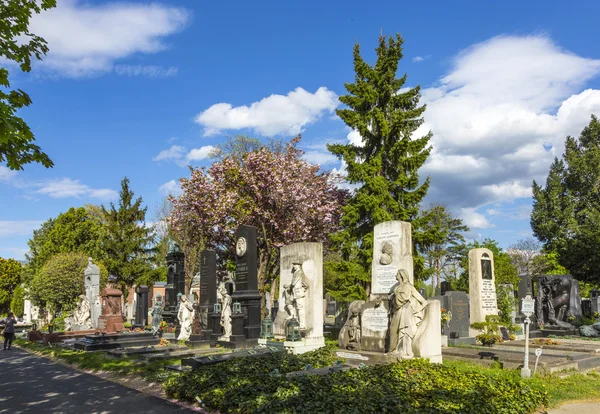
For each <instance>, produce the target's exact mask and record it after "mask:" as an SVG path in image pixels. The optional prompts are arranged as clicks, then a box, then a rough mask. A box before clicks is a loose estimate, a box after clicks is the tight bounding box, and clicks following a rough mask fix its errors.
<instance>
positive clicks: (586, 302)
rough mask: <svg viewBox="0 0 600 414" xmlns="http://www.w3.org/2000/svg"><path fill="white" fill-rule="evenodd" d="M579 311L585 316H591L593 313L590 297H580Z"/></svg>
mask: <svg viewBox="0 0 600 414" xmlns="http://www.w3.org/2000/svg"><path fill="white" fill-rule="evenodd" d="M581 313H582V314H583V316H585V317H586V318H591V317H592V316H593V314H594V311H593V310H592V301H591V300H590V299H582V300H581Z"/></svg>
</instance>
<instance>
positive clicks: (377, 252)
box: [371, 220, 414, 299]
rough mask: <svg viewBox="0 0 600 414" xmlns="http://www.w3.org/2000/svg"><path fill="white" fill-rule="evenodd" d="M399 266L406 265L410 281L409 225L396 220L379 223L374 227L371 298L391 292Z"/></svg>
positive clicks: (411, 269)
mask: <svg viewBox="0 0 600 414" xmlns="http://www.w3.org/2000/svg"><path fill="white" fill-rule="evenodd" d="M400 269H406V271H407V272H408V275H409V278H410V283H413V280H414V278H413V260H412V237H411V225H410V223H407V222H404V221H398V220H396V221H386V222H383V223H380V224H378V225H376V226H375V228H374V230H373V263H372V267H371V275H372V277H371V299H374V298H375V297H376V296H378V295H387V294H389V293H390V292H391V290H392V287H393V286H394V285H395V284H396V274H397V273H398V270H400Z"/></svg>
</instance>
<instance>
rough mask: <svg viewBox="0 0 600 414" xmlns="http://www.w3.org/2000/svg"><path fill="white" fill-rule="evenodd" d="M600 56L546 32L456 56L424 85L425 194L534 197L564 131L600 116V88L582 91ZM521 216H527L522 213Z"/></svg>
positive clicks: (465, 203)
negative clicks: (584, 53)
mask: <svg viewBox="0 0 600 414" xmlns="http://www.w3.org/2000/svg"><path fill="white" fill-rule="evenodd" d="M598 74H600V60H599V59H589V58H583V57H579V56H576V55H574V54H572V53H570V52H568V51H565V50H562V49H560V48H559V47H558V46H557V45H555V44H554V43H553V42H552V40H551V39H549V38H548V37H546V36H525V37H516V36H500V37H495V38H492V39H490V40H488V41H485V42H482V43H479V44H476V45H474V46H471V47H469V48H468V49H466V50H465V51H463V52H461V53H459V54H458V55H457V57H456V58H455V60H454V65H453V67H452V68H451V70H450V71H449V72H448V73H447V74H446V75H444V76H443V77H441V79H440V82H439V85H437V86H435V87H431V88H427V89H424V90H423V93H422V95H423V98H422V101H423V103H426V104H427V110H426V111H425V114H424V117H425V124H424V125H422V126H421V127H420V128H419V130H418V131H417V132H416V133H415V135H416V136H422V135H423V134H424V133H425V132H426V131H428V130H431V131H432V132H433V138H432V140H431V144H432V145H433V151H432V154H431V156H430V157H429V159H428V160H427V162H426V163H425V165H424V167H423V168H422V170H421V171H420V174H421V176H422V177H424V176H426V175H430V176H431V184H432V187H431V189H430V191H429V194H428V199H431V200H435V201H438V202H443V203H446V204H448V205H449V206H454V207H456V208H466V209H469V208H471V209H472V208H479V207H482V206H485V205H488V204H492V203H506V202H510V201H512V200H515V199H521V198H528V197H530V196H531V182H532V180H533V179H535V180H536V181H538V182H540V181H541V182H544V180H545V177H546V175H547V173H548V168H549V166H550V164H551V162H552V160H553V158H554V156H560V154H562V152H563V148H564V140H565V138H566V136H567V135H573V136H577V135H579V132H580V131H581V130H582V129H583V127H584V126H585V125H587V124H588V123H589V120H590V115H591V114H592V113H596V114H599V113H600V91H598V90H592V89H588V90H582V88H583V87H584V86H585V83H586V82H587V81H589V80H590V79H592V78H593V77H595V76H598ZM521 216H522V215H521Z"/></svg>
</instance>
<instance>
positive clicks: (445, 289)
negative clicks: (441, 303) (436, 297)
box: [440, 280, 450, 296]
mask: <svg viewBox="0 0 600 414" xmlns="http://www.w3.org/2000/svg"><path fill="white" fill-rule="evenodd" d="M440 285H441V289H442V293H440V294H441V295H442V296H444V295H445V294H446V292H448V291H449V290H450V282H448V281H447V280H444V281H443V282H442V283H441V284H440Z"/></svg>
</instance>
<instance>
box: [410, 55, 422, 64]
mask: <svg viewBox="0 0 600 414" xmlns="http://www.w3.org/2000/svg"><path fill="white" fill-rule="evenodd" d="M424 60H425V58H424V57H422V56H415V57H414V58H412V62H413V63H419V62H423V61H424Z"/></svg>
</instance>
